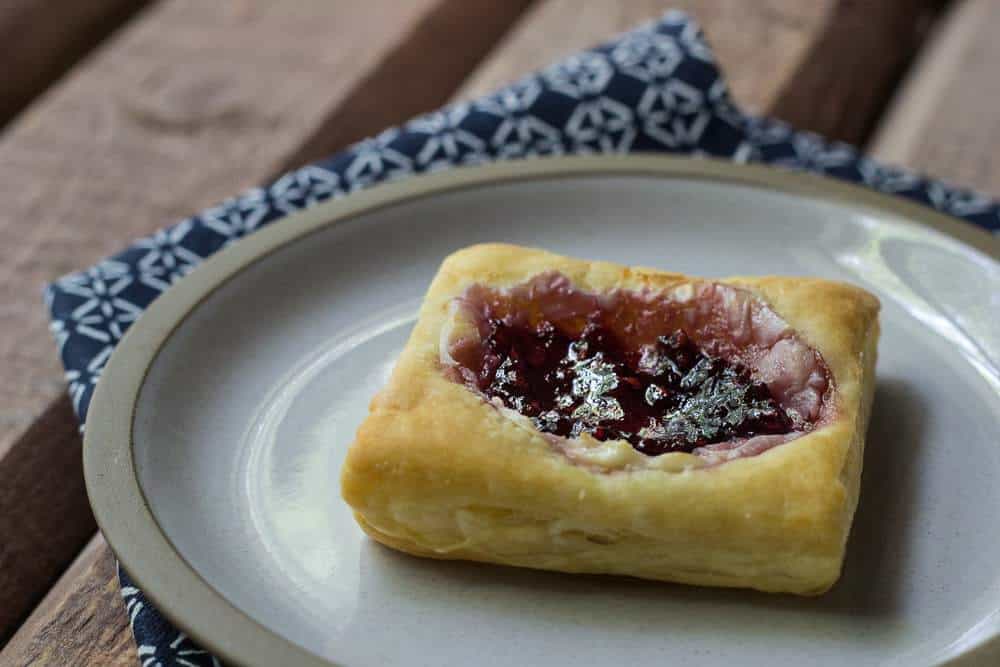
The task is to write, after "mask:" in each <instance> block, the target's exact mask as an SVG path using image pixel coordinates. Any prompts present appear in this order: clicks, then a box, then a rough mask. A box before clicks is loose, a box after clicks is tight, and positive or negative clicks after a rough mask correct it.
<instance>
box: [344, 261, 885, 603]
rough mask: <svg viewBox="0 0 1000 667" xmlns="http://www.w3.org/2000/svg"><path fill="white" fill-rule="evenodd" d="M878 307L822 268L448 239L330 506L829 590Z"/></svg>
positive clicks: (863, 413)
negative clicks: (787, 271) (581, 254)
mask: <svg viewBox="0 0 1000 667" xmlns="http://www.w3.org/2000/svg"><path fill="white" fill-rule="evenodd" d="M878 311H879V303H878V300H877V299H876V298H875V297H874V296H872V295H871V294H869V293H868V292H866V291H864V290H862V289H860V288H857V287H854V286H851V285H847V284H842V283H835V282H829V281H824V280H818V279H805V278H782V277H757V278H750V277H747V278H729V279H724V280H715V279H712V280H710V279H700V278H693V277H689V276H685V275H681V274H676V273H667V272H663V271H658V270H652V269H643V268H628V267H624V266H619V265H615V264H609V263H605V262H588V261H583V260H577V259H570V258H567V257H561V256H558V255H554V254H551V253H548V252H544V251H541V250H534V249H526V248H520V247H516V246H510V245H499V244H493V245H479V246H473V247H470V248H467V249H464V250H461V251H459V252H457V253H455V254H453V255H452V256H450V257H448V258H447V259H446V260H445V261H444V263H443V265H442V266H441V268H440V270H439V272H438V274H437V276H436V278H435V279H434V281H433V283H432V285H431V286H430V289H429V291H428V293H427V295H426V298H425V301H424V304H423V306H422V308H421V311H420V316H419V319H418V322H417V324H416V326H415V328H414V330H413V333H412V334H411V337H410V340H409V342H408V344H407V345H406V348H405V349H404V351H403V353H402V356H401V358H400V359H399V361H398V363H397V365H396V367H395V369H394V371H393V373H392V376H391V379H390V381H389V383H388V385H387V386H386V387H385V388H384V389H383V390H382V391H381V392H379V393H378V395H377V396H375V398H374V399H373V400H372V402H371V406H370V411H369V414H368V417H367V418H366V419H365V421H364V423H363V424H362V425H361V427H360V428H359V430H358V433H357V436H356V439H355V441H354V442H353V444H352V445H351V447H350V450H349V452H348V455H347V459H346V461H345V463H344V466H343V469H342V473H341V476H342V493H343V496H344V498H345V500H346V501H347V502H348V503H349V504H350V505H351V507H352V508H353V510H354V513H355V517H356V518H357V521H358V523H359V524H360V525H361V527H362V528H363V529H364V530H365V531H366V532H367V533H368V534H369V535H370V536H371V537H372V538H374V539H375V540H377V541H379V542H381V543H383V544H385V545H387V546H389V547H392V548H394V549H399V550H401V551H405V552H408V553H411V554H414V555H418V556H427V557H431V558H443V559H467V560H476V561H485V562H491V563H501V564H505V565H514V566H522V567H530V568H540V569H546V570H558V571H564V572H589V573H605V574H620V575H631V576H635V577H642V578H648V579H656V580H665V581H674V582H682V583H689V584H699V585H710V586H735V587H749V588H754V589H758V590H762V591H772V592H789V593H797V594H804V595H811V594H818V593H821V592H823V591H825V590H826V589H828V588H829V587H830V586H831V585H833V583H834V582H835V581H836V580H837V578H838V577H839V574H840V570H841V566H842V561H843V557H844V551H845V544H846V541H847V537H848V533H849V531H850V526H851V521H852V518H853V515H854V511H855V508H856V506H857V503H858V493H859V482H860V477H861V464H862V455H863V451H864V438H865V429H866V426H867V423H868V416H869V410H870V406H871V402H872V395H873V387H874V373H875V360H876V346H877V341H878V334H879V326H878Z"/></svg>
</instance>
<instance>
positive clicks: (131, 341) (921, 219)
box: [83, 155, 1000, 667]
mask: <svg viewBox="0 0 1000 667" xmlns="http://www.w3.org/2000/svg"><path fill="white" fill-rule="evenodd" d="M602 175H603V176H645V177H660V178H671V179H680V180H684V179H687V180H703V181H712V182H721V183H729V184H732V185H738V186H750V187H756V188H758V189H764V190H770V191H777V192H783V193H786V194H792V195H799V196H804V197H807V198H812V199H819V200H824V201H833V202H835V203H839V204H847V205H854V206H860V207H862V208H868V209H875V210H877V211H880V212H888V213H890V214H893V215H896V216H899V217H902V218H905V219H906V220H907V221H910V222H915V223H919V224H922V225H925V226H929V227H931V228H933V229H935V230H937V231H938V232H942V233H943V234H944V235H946V236H948V237H950V238H951V239H953V240H956V241H958V242H960V243H962V244H964V245H967V246H970V247H971V248H973V249H975V250H976V251H978V252H980V253H982V254H984V255H986V256H987V257H989V258H992V259H993V260H994V261H998V262H1000V240H998V239H996V238H994V237H993V236H992V235H990V234H989V232H987V231H985V230H981V229H978V228H976V227H974V226H973V225H972V224H970V223H967V222H964V221H962V220H959V219H957V218H953V217H951V216H949V215H946V214H943V213H940V212H938V211H935V210H933V209H931V208H930V207H927V206H925V205H923V204H919V203H917V202H914V201H909V200H906V199H904V198H902V197H900V196H898V195H890V194H884V193H881V192H877V191H875V190H872V189H870V188H868V187H865V186H861V185H857V184H852V183H848V182H844V181H838V180H834V179H832V178H830V177H825V176H822V175H817V174H812V173H807V172H793V171H790V170H785V169H780V168H774V167H769V166H765V165H756V164H753V165H751V164H741V163H734V162H729V161H722V160H716V159H711V158H704V159H701V158H699V159H692V158H690V157H678V156H663V155H601V156H571V157H547V158H537V159H531V160H513V161H504V162H498V163H491V164H488V165H477V166H469V167H456V168H452V169H447V170H443V171H438V172H433V173H429V174H419V175H414V176H410V177H407V178H405V179H402V180H398V181H391V182H387V183H383V184H379V185H377V186H374V187H371V188H369V189H366V190H363V191H360V192H357V193H353V194H351V195H350V196H349V197H344V198H340V199H332V200H327V201H325V202H322V203H320V204H317V205H315V206H313V207H311V208H308V209H306V210H303V211H298V212H295V213H293V214H290V215H288V216H286V217H285V218H284V219H282V220H281V222H282V223H283V224H276V225H270V226H268V227H266V228H264V229H261V230H260V231H258V232H256V233H254V234H252V235H250V236H248V237H246V238H243V239H241V240H240V242H239V243H236V244H233V245H231V246H229V247H227V248H225V249H224V250H222V251H220V252H218V253H216V254H214V255H212V256H211V257H209V258H207V259H206V260H205V261H203V262H202V263H200V264H199V265H198V266H197V267H195V269H194V270H193V271H192V272H191V273H190V274H189V275H187V276H185V277H184V278H183V279H182V280H180V281H178V282H177V283H176V284H175V285H174V286H172V287H171V288H170V289H168V290H167V291H166V292H164V293H163V294H162V295H160V296H159V297H158V298H157V299H156V300H155V301H154V302H153V303H152V304H150V306H149V307H148V308H147V309H146V310H145V312H143V314H142V315H141V316H140V317H139V319H138V320H137V321H136V322H135V323H134V324H133V325H132V326H131V327H130V328H129V330H128V331H127V332H126V333H125V335H124V336H123V338H122V339H121V341H119V344H118V345H117V346H116V348H115V350H114V352H113V353H112V355H111V358H110V359H109V361H108V363H107V365H106V366H105V368H104V370H103V371H102V374H101V380H100V381H99V382H98V383H97V386H96V388H95V392H94V396H93V399H92V401H91V403H90V407H89V411H88V418H87V420H86V429H85V432H84V444H83V469H84V479H85V482H86V488H87V495H88V498H89V501H90V505H91V508H92V509H93V512H94V516H95V518H96V519H97V524H98V526H99V527H100V529H101V532H102V533H103V534H104V536H105V539H106V540H107V542H108V544H109V546H110V547H111V550H112V551H113V552H114V554H115V556H116V557H117V558H118V561H119V563H120V564H121V565H122V567H124V568H125V570H126V571H127V572H128V573H129V575H130V577H131V578H132V579H133V580H134V581H135V583H136V584H137V586H138V587H139V588H141V589H142V590H143V592H144V594H145V595H146V597H148V598H149V599H150V600H151V601H152V602H153V603H154V604H155V605H156V607H157V609H158V610H159V611H160V613H161V614H163V616H165V617H166V618H167V619H168V620H169V621H170V622H172V623H173V624H174V625H175V626H176V627H177V628H178V629H180V630H182V631H183V632H185V633H186V634H187V635H188V636H190V637H192V638H193V639H194V640H195V641H196V642H197V643H198V644H199V645H200V646H201V647H203V648H205V649H206V650H208V651H211V652H212V653H213V654H215V655H216V656H218V657H219V658H220V659H222V660H224V661H225V662H228V663H230V664H234V665H272V664H281V665H286V666H288V667H329V666H330V665H331V664H333V663H331V662H329V661H327V660H325V659H323V658H320V657H319V656H316V655H315V654H313V653H311V652H309V651H307V650H306V649H304V648H302V647H300V646H298V645H297V644H294V643H292V642H291V641H289V640H288V639H285V638H284V637H282V636H280V635H278V634H277V633H276V632H274V631H272V630H270V629H268V628H267V627H265V626H264V625H262V624H260V623H259V622H257V621H255V620H254V619H252V618H251V617H250V616H249V615H247V614H246V613H245V612H243V611H242V610H240V609H239V608H237V607H236V606H235V605H233V604H232V603H230V602H229V601H228V600H227V599H226V598H225V597H223V595H222V594H221V593H220V592H218V591H217V590H216V589H215V588H213V587H212V586H211V584H210V583H209V582H208V581H206V580H205V579H204V578H203V577H202V576H201V575H200V574H199V573H198V572H196V571H195V570H194V568H193V567H192V566H191V565H190V564H189V563H188V562H187V561H186V560H185V559H184V557H183V556H181V554H180V552H179V551H178V550H177V549H176V547H175V546H174V545H173V543H172V542H171V541H170V540H169V539H168V538H167V536H166V534H165V533H164V532H163V530H162V529H161V528H160V526H159V524H158V522H157V521H156V519H155V517H154V516H153V513H152V509H151V508H150V505H149V503H148V501H147V499H146V497H145V495H144V493H143V491H142V488H141V487H140V485H139V480H138V475H137V472H136V469H135V461H134V458H133V448H132V444H133V439H132V436H133V422H134V417H135V411H136V404H137V402H138V398H139V395H140V391H141V389H142V386H143V384H144V382H145V378H146V375H147V372H148V370H149V368H150V367H151V366H152V364H153V362H154V361H155V359H156V357H157V356H158V354H159V351H160V349H161V348H162V347H163V345H164V344H165V343H166V342H167V340H169V338H170V336H171V335H172V333H173V332H174V331H175V330H176V329H177V328H178V327H180V326H181V325H182V324H183V323H184V321H185V320H186V319H187V317H188V316H189V315H190V314H191V313H192V312H193V311H194V310H195V309H196V308H197V307H198V306H199V305H200V304H201V302H202V301H204V300H205V299H206V298H208V297H209V296H210V295H211V294H212V293H213V292H215V291H216V290H217V289H219V288H220V287H222V286H223V285H225V284H226V283H228V282H229V281H230V280H233V279H236V278H237V277H238V275H239V274H240V273H241V272H242V271H243V270H244V269H246V268H248V267H249V266H251V265H252V264H254V263H256V262H258V261H260V260H262V259H264V258H265V257H267V256H268V255H270V254H271V253H273V252H276V251H278V250H280V249H281V248H283V247H284V246H286V245H289V244H291V243H293V242H295V241H297V240H299V239H301V238H303V237H305V236H308V235H310V234H313V233H316V232H318V231H320V230H323V229H325V228H327V227H329V226H330V225H333V224H335V223H338V222H341V221H344V220H347V219H351V218H354V217H357V216H360V215H363V214H366V213H369V212H372V211H375V210H378V209H381V208H385V207H388V206H394V205H400V204H405V203H406V202H408V201H414V200H417V199H422V198H425V197H428V196H434V195H438V194H443V193H446V192H451V191H455V190H461V189H468V188H474V187H482V186H487V185H491V184H494V185H498V184H508V183H514V182H519V181H534V180H548V179H552V178H560V177H582V176H602ZM998 645H1000V632H996V631H995V632H994V633H993V634H988V635H987V636H985V637H982V638H981V640H980V641H978V642H977V643H975V644H972V645H970V646H968V647H967V648H966V651H965V652H963V654H962V655H960V656H956V659H959V658H960V659H962V661H963V662H965V661H966V660H968V662H969V663H970V664H972V663H974V662H975V661H977V659H978V658H977V656H978V657H979V658H982V657H984V656H983V653H984V652H985V651H990V652H992V651H994V650H998Z"/></svg>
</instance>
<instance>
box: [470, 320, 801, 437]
mask: <svg viewBox="0 0 1000 667" xmlns="http://www.w3.org/2000/svg"><path fill="white" fill-rule="evenodd" d="M603 315H604V313H603V312H601V311H600V310H598V311H595V312H592V313H590V314H589V318H588V319H589V320H590V321H588V323H587V325H586V326H585V327H584V329H583V331H582V332H580V335H579V336H570V335H568V334H567V333H566V332H565V331H560V329H559V328H558V327H556V326H555V325H554V324H553V323H552V322H550V321H548V320H542V321H540V322H539V323H537V324H536V325H534V326H531V327H529V326H525V325H516V324H515V325H509V324H506V323H504V322H503V321H502V320H498V319H491V320H490V321H489V333H488V334H487V336H486V339H485V341H484V342H485V347H486V353H485V354H484V355H483V362H482V367H481V368H480V369H479V373H478V387H479V389H480V391H482V392H483V393H484V394H485V395H486V396H488V397H491V398H492V397H497V398H499V399H500V400H501V401H503V404H504V405H505V406H507V407H508V408H511V409H513V410H517V411H518V412H520V413H521V414H523V415H525V416H527V417H530V418H531V419H532V421H533V422H534V424H535V426H536V427H537V428H538V430H540V431H543V432H545V433H553V434H556V435H561V436H566V437H576V436H579V435H580V434H582V433H584V432H586V433H590V434H591V435H592V436H593V437H595V438H597V439H598V440H627V441H628V442H629V443H631V444H632V446H633V447H635V448H636V449H638V450H639V451H641V452H643V453H644V454H649V455H653V456H655V455H658V454H663V453H666V452H670V451H684V452H690V451H692V450H693V449H695V448H696V447H701V446H704V445H707V444H712V443H717V442H724V441H727V440H732V439H733V438H737V437H744V438H750V437H753V436H756V435H763V434H768V435H775V434H783V433H788V432H789V431H791V430H792V422H791V419H790V418H789V416H788V415H787V414H786V412H785V411H784V410H783V409H782V408H781V406H779V405H778V404H777V402H776V401H775V400H774V398H772V397H771V395H770V393H769V392H768V389H767V386H766V385H764V384H763V383H761V382H755V381H753V380H752V379H751V377H750V372H749V371H748V370H747V369H746V368H743V367H741V366H739V365H737V364H731V363H727V362H726V361H723V360H722V359H720V358H718V357H710V356H708V355H706V354H704V353H703V352H702V351H701V350H699V349H698V347H697V346H695V345H694V344H693V343H692V342H691V340H690V338H689V337H688V336H687V334H685V333H684V332H683V331H675V332H673V333H671V334H670V335H669V336H660V337H659V338H658V339H657V340H656V342H655V343H653V344H652V345H648V346H645V347H644V348H643V349H642V351H641V352H640V351H638V350H632V351H630V350H626V349H625V348H624V346H623V345H622V343H621V341H619V340H618V338H617V337H616V336H615V335H614V333H613V332H612V331H611V330H610V329H609V328H608V327H607V326H606V325H604V324H603V323H602V322H601V320H602V319H603V318H602V316H603Z"/></svg>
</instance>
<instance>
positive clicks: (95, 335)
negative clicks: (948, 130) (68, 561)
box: [45, 12, 1000, 667]
mask: <svg viewBox="0 0 1000 667" xmlns="http://www.w3.org/2000/svg"><path fill="white" fill-rule="evenodd" d="M627 152H654V153H680V154H687V155H692V156H715V157H719V158H726V159H731V160H734V161H737V162H761V163H767V164H771V165H777V166H781V167H786V168H790V169H799V170H807V171H811V172H816V173H821V174H826V175H829V176H832V177H835V178H839V179H843V180H846V181H852V182H856V183H861V184H864V185H867V186H869V187H872V188H874V189H877V190H881V191H883V192H889V193H893V194H896V195H899V196H902V197H906V198H908V199H913V200H915V201H918V202H920V203H922V204H926V205H927V206H930V207H933V208H936V209H938V210H941V211H943V212H945V213H949V214H951V215H954V216H957V217H959V218H963V219H965V220H967V221H969V222H970V223H973V224H975V225H978V226H980V227H983V228H985V229H987V230H991V231H994V232H996V231H997V230H998V229H1000V207H998V205H997V202H995V201H993V200H992V199H990V198H988V197H983V196H981V195H977V194H975V193H973V192H969V191H967V190H960V189H956V188H953V187H950V186H948V185H945V184H943V183H941V182H938V181H934V180H930V179H928V178H925V177H923V176H920V175H917V174H914V173H911V172H909V171H905V170H902V169H898V168H895V167H889V166H885V165H882V164H879V163H877V162H875V161H873V160H871V159H868V158H866V157H864V156H862V155H860V154H859V153H858V152H857V150H855V149H854V148H852V147H850V146H847V145H845V144H840V143H830V142H827V141H825V140H823V139H822V138H820V137H818V136H816V135H813V134H809V133H803V132H795V131H794V130H792V129H791V128H790V127H788V126H787V125H785V124H783V123H780V122H776V121H772V120H768V119H762V118H754V117H750V116H747V115H745V114H743V113H742V112H741V111H740V110H739V109H738V108H736V107H735V106H734V105H733V103H732V101H731V100H730V98H729V94H728V91H727V88H726V83H725V81H724V79H723V78H722V76H721V74H720V72H719V69H718V66H717V65H716V63H715V60H714V58H713V55H712V51H711V50H710V49H709V47H708V45H707V44H706V42H705V39H704V37H703V35H702V33H701V30H700V29H699V27H698V25H697V24H696V23H695V22H694V21H693V20H692V19H691V18H690V17H688V16H687V15H685V14H682V13H680V12H668V13H667V14H665V15H664V16H663V17H662V18H661V19H659V20H658V21H655V22H651V23H649V24H646V25H642V26H640V27H638V28H635V29H634V30H632V31H630V32H628V33H625V34H623V35H621V36H619V37H618V38H616V39H614V40H613V41H611V42H609V43H607V44H604V45H603V46H599V47H597V48H594V49H592V50H590V51H586V52H584V53H580V54H578V55H575V56H572V57H570V58H568V59H566V60H564V61H562V62H560V63H557V64H555V65H552V66H551V67H548V68H547V69H545V70H543V71H541V72H538V73H537V74H534V75H532V76H529V77H526V78H524V79H522V80H521V81H518V82H517V83H514V84H512V85H510V86H508V87H506V88H504V89H502V90H500V91H498V92H496V93H494V94H492V95H489V96H486V97H484V98H482V99H479V100H476V101H473V102H463V103H460V104H455V105H452V106H449V107H446V108H444V109H441V110H440V111H435V112H433V113H430V114H427V115H425V116H421V117H419V118H416V119H414V120H412V121H410V122H408V123H406V124H405V125H404V126H402V127H398V128H392V129H389V130H386V131H385V132H383V133H382V134H380V135H378V136H376V137H373V138H371V139H366V140H364V141H362V142H360V143H358V144H356V145H354V146H351V147H350V148H348V149H347V150H345V151H343V152H341V153H339V154H337V155H334V156H333V157H330V158H328V159H326V160H323V161H322V162H319V163H316V164H314V165H310V166H307V167H303V168H301V169H298V170H296V171H293V172H291V173H288V174H286V175H284V176H282V177H281V178H279V179H277V180H276V181H275V182H273V183H270V184H268V185H265V186H262V187H259V188H254V189H252V190H250V191H248V192H245V193H243V194H241V195H239V196H237V197H234V198H232V199H229V200H227V201H225V202H223V203H221V204H219V205H218V206H215V207H213V208H210V209H208V210H206V211H202V212H201V213H199V214H197V215H195V216H192V217H190V218H188V219H186V220H183V221H181V222H180V223H178V224H176V225H174V226H172V227H169V228H167V229H164V230H162V231H159V232H157V233H156V234H154V235H152V236H149V237H147V238H144V239H140V240H138V241H136V242H134V243H133V244H132V245H131V246H129V247H128V248H126V249H125V250H123V251H122V252H120V253H119V254H117V255H115V256H113V257H111V258H109V259H107V260H105V261H103V262H101V263H100V264H98V265H96V266H94V267H91V268H89V269H87V270H85V271H80V272H78V273H74V274H71V275H68V276H66V277H64V278H62V279H60V280H58V281H57V282H56V283H54V284H53V285H51V286H49V288H48V289H47V290H46V294H45V298H46V302H47V305H48V307H49V309H50V311H51V315H52V325H51V329H52V332H53V333H54V335H55V337H56V340H57V342H58V345H59V352H60V355H61V357H62V362H63V365H64V366H65V368H66V380H67V382H68V383H69V392H70V396H71V397H72V399H73V407H74V409H75V410H76V412H77V415H78V416H79V418H80V421H81V422H84V421H85V419H86V415H87V406H88V405H89V403H90V399H91V396H92V394H93V391H94V387H95V385H96V384H97V381H98V379H99V378H100V375H101V369H102V368H103V367H104V364H105V363H106V362H107V360H108V358H109V357H110V356H111V352H112V350H113V349H114V347H115V345H116V344H117V343H118V341H119V340H120V339H121V337H122V335H123V334H124V332H125V330H126V329H128V327H129V326H130V325H131V324H132V322H134V321H135V320H136V319H137V318H138V317H139V316H140V315H141V314H142V311H143V310H144V309H145V308H146V307H147V306H148V305H149V304H150V303H151V302H152V301H153V300H155V299H156V297H157V296H159V295H160V293H161V292H163V291H164V290H166V289H167V288H169V287H170V286H171V285H172V284H173V283H175V282H176V281H177V280H180V279H181V278H183V277H184V276H185V275H186V274H187V273H188V272H189V271H191V269H193V268H194V267H195V266H196V265H197V264H198V263H199V262H201V261H202V260H203V259H205V258H206V257H208V256H209V255H211V254H213V253H215V252H216V251H218V250H220V249H222V248H224V247H225V246H227V245H229V244H230V243H235V242H237V241H239V239H240V238H242V237H243V236H245V235H247V234H252V233H253V232H255V231H256V230H258V229H260V228H261V227H264V226H265V225H269V224H271V223H274V222H275V221H278V220H281V219H282V218H283V217H285V216H286V215H288V214H289V213H292V212H294V211H297V210H300V209H302V208H306V207H308V206H310V205H312V204H315V203H316V202H320V201H323V200H326V199H330V198H337V197H344V196H347V195H349V194H350V193H352V192H355V191H357V190H360V189H363V188H366V187H368V186H371V185H375V184H377V183H381V182H385V181H391V180H396V179H400V178H405V177H407V176H410V175H411V174H418V173H422V172H428V171H435V170H438V169H447V168H451V167H455V166H460V165H473V164H481V163H486V162H493V161H496V160H508V159H524V158H534V157H538V156H546V155H561V154H587V153H627ZM119 576H120V580H121V587H122V595H123V597H124V599H125V604H126V608H127V611H128V617H129V622H130V624H131V627H132V632H133V633H134V635H135V639H136V643H137V645H138V651H139V660H140V663H141V664H142V665H143V667H150V666H152V665H163V666H167V665H185V666H188V667H191V666H201V665H218V664H219V663H218V661H217V660H216V659H215V658H214V657H213V656H211V655H210V654H208V653H207V652H205V651H203V650H201V649H199V648H198V647H197V646H196V645H195V644H194V643H193V642H192V641H191V640H190V639H189V638H188V637H187V636H186V635H185V634H184V633H183V632H180V631H179V630H177V629H176V628H174V627H173V626H171V625H170V624H169V623H168V622H167V621H166V620H165V619H164V618H163V617H162V616H161V615H160V614H159V613H158V612H157V611H156V609H155V608H153V607H152V606H151V604H150V603H149V601H148V600H147V599H146V598H145V597H144V596H143V594H142V591H140V590H138V589H137V588H136V587H135V586H133V585H132V583H131V582H130V580H129V578H128V574H127V573H126V572H124V571H123V570H120V569H119Z"/></svg>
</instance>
